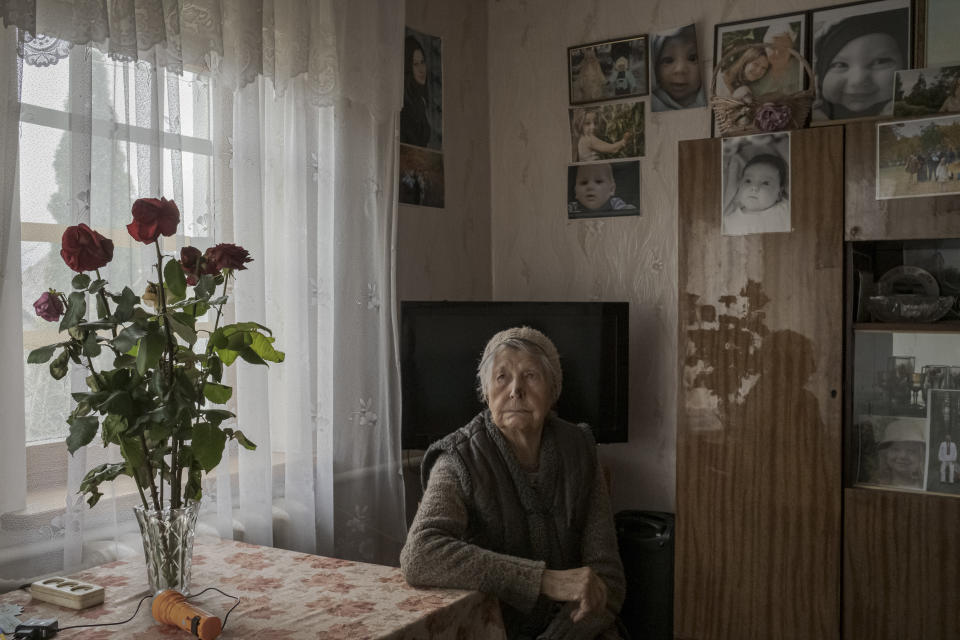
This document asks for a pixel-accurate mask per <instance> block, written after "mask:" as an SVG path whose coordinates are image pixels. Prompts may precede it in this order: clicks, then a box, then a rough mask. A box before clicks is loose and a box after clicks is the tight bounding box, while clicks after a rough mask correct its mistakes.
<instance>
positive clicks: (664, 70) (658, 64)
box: [650, 24, 707, 111]
mask: <svg viewBox="0 0 960 640" xmlns="http://www.w3.org/2000/svg"><path fill="white" fill-rule="evenodd" d="M651 60H652V67H653V83H652V89H651V90H650V108H651V109H652V110H653V111H671V110H676V109H690V108H692V107H704V106H706V104H707V100H706V97H705V95H704V91H703V79H702V77H701V73H700V54H699V50H698V49H697V30H696V27H695V26H694V25H692V24H688V25H687V26H685V27H682V28H680V29H674V30H672V31H666V32H663V33H658V34H656V35H655V36H653V48H652V54H651Z"/></svg>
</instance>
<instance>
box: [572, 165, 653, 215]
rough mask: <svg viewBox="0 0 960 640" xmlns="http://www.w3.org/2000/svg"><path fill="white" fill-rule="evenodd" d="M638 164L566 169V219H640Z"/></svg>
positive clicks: (574, 166) (585, 166) (583, 166)
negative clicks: (634, 217) (615, 217)
mask: <svg viewBox="0 0 960 640" xmlns="http://www.w3.org/2000/svg"><path fill="white" fill-rule="evenodd" d="M639 202H640V162H639V161H638V160H630V161H626V162H597V163H594V164H580V165H572V166H570V167H568V169H567V216H568V217H569V218H571V219H573V218H599V217H606V216H636V215H640V209H639Z"/></svg>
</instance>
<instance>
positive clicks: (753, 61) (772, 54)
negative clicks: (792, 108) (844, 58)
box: [713, 13, 807, 97]
mask: <svg viewBox="0 0 960 640" xmlns="http://www.w3.org/2000/svg"><path fill="white" fill-rule="evenodd" d="M713 42H714V52H713V60H714V64H717V65H719V66H720V69H719V70H717V71H718V74H717V90H716V95H718V96H721V97H727V96H738V95H739V96H744V97H746V96H760V95H763V94H765V93H788V94H789V93H796V92H797V91H801V90H802V89H803V88H804V76H805V75H806V74H805V73H804V70H803V64H802V63H801V62H800V60H798V59H797V58H796V57H794V56H792V55H790V53H789V52H788V48H789V49H794V50H796V51H797V52H798V53H799V54H800V56H801V57H803V58H806V57H807V16H806V14H805V13H785V14H782V15H777V16H770V17H768V18H762V19H759V20H747V21H741V22H727V23H725V24H718V25H716V27H714V34H713ZM759 43H763V44H768V45H770V46H769V47H766V48H763V49H760V48H758V47H747V45H752V44H759Z"/></svg>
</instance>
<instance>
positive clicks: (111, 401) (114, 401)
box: [98, 391, 133, 416]
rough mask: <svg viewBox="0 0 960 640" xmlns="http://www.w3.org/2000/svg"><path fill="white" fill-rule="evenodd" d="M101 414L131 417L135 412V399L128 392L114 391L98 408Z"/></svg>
mask: <svg viewBox="0 0 960 640" xmlns="http://www.w3.org/2000/svg"><path fill="white" fill-rule="evenodd" d="M98 409H99V411H100V412H101V413H118V414H121V415H124V416H129V415H130V414H131V413H132V412H133V399H132V398H131V397H130V394H129V393H128V392H126V391H114V392H113V393H111V394H110V395H109V396H107V399H106V400H104V401H103V404H101V405H100V406H99V407H98Z"/></svg>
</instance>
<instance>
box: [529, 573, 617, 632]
mask: <svg viewBox="0 0 960 640" xmlns="http://www.w3.org/2000/svg"><path fill="white" fill-rule="evenodd" d="M540 593H542V594H543V595H545V596H547V597H548V598H551V599H553V600H560V601H562V602H577V603H578V604H579V606H578V607H577V609H576V610H575V611H574V612H573V613H572V614H571V616H570V617H571V619H572V620H573V621H574V622H580V621H581V620H583V618H584V617H585V616H586V615H588V614H590V613H597V612H599V611H603V608H604V607H605V606H607V585H606V584H604V582H603V580H601V579H600V577H599V576H597V574H596V573H595V572H594V571H593V569H591V568H590V567H580V568H579V569H565V570H555V569H545V570H544V572H543V578H542V579H541V580H540Z"/></svg>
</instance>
